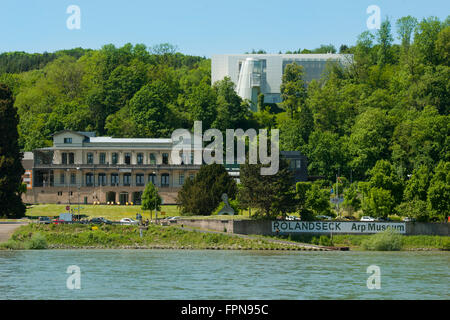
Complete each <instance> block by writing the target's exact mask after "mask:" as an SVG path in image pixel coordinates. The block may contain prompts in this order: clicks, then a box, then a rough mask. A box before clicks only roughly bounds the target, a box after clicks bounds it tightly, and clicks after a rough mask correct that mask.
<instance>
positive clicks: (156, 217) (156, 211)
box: [150, 171, 158, 223]
mask: <svg viewBox="0 0 450 320" xmlns="http://www.w3.org/2000/svg"><path fill="white" fill-rule="evenodd" d="M152 173H153V174H154V175H155V184H156V172H155V171H153V172H152ZM153 186H154V187H155V219H156V223H158V210H156V206H157V197H158V193H157V192H156V186H155V185H153ZM150 219H151V217H150Z"/></svg>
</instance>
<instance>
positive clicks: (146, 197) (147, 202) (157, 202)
mask: <svg viewBox="0 0 450 320" xmlns="http://www.w3.org/2000/svg"><path fill="white" fill-rule="evenodd" d="M141 199H142V205H141V209H142V210H155V209H156V211H158V210H161V203H162V198H161V196H160V195H159V194H158V189H157V188H156V187H155V186H154V185H153V183H151V182H149V183H148V184H147V185H146V186H145V189H144V192H143V193H142V197H141Z"/></svg>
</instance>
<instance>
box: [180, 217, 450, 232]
mask: <svg viewBox="0 0 450 320" xmlns="http://www.w3.org/2000/svg"><path fill="white" fill-rule="evenodd" d="M177 223H178V224H184V225H186V226H190V227H197V228H202V229H209V230H215V231H221V232H223V231H224V230H225V229H226V231H227V232H229V233H237V234H256V235H274V233H273V232H272V221H261V220H215V219H180V220H178V222H177ZM405 224H406V235H438V236H448V235H449V231H450V223H424V222H405ZM292 234H299V232H295V233H292ZM319 234H320V233H319ZM321 234H329V232H324V233H321Z"/></svg>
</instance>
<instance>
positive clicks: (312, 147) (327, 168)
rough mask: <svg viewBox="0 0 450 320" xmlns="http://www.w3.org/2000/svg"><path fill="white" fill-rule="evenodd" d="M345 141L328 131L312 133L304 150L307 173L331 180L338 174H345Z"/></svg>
mask: <svg viewBox="0 0 450 320" xmlns="http://www.w3.org/2000/svg"><path fill="white" fill-rule="evenodd" d="M344 140H345V139H344V138H339V136H338V135H337V134H335V133H331V132H329V131H325V132H322V131H317V130H316V131H314V132H313V133H312V134H311V136H310V138H309V144H308V147H307V149H306V155H307V157H308V172H309V174H310V175H318V176H322V177H324V178H326V179H327V180H329V181H330V180H333V178H334V177H336V174H337V173H338V172H346V171H347V169H346V163H347V159H346V156H345V150H346V148H345V145H346V143H345V141H344Z"/></svg>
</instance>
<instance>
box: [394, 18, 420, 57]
mask: <svg viewBox="0 0 450 320" xmlns="http://www.w3.org/2000/svg"><path fill="white" fill-rule="evenodd" d="M417 22H418V21H417V19H416V18H414V17H411V16H406V17H401V18H400V19H398V20H397V24H396V26H397V33H398V38H399V39H400V41H401V43H402V47H403V50H404V52H405V53H406V52H407V51H408V50H409V46H410V45H411V37H412V34H413V32H414V29H415V28H416V26H417Z"/></svg>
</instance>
